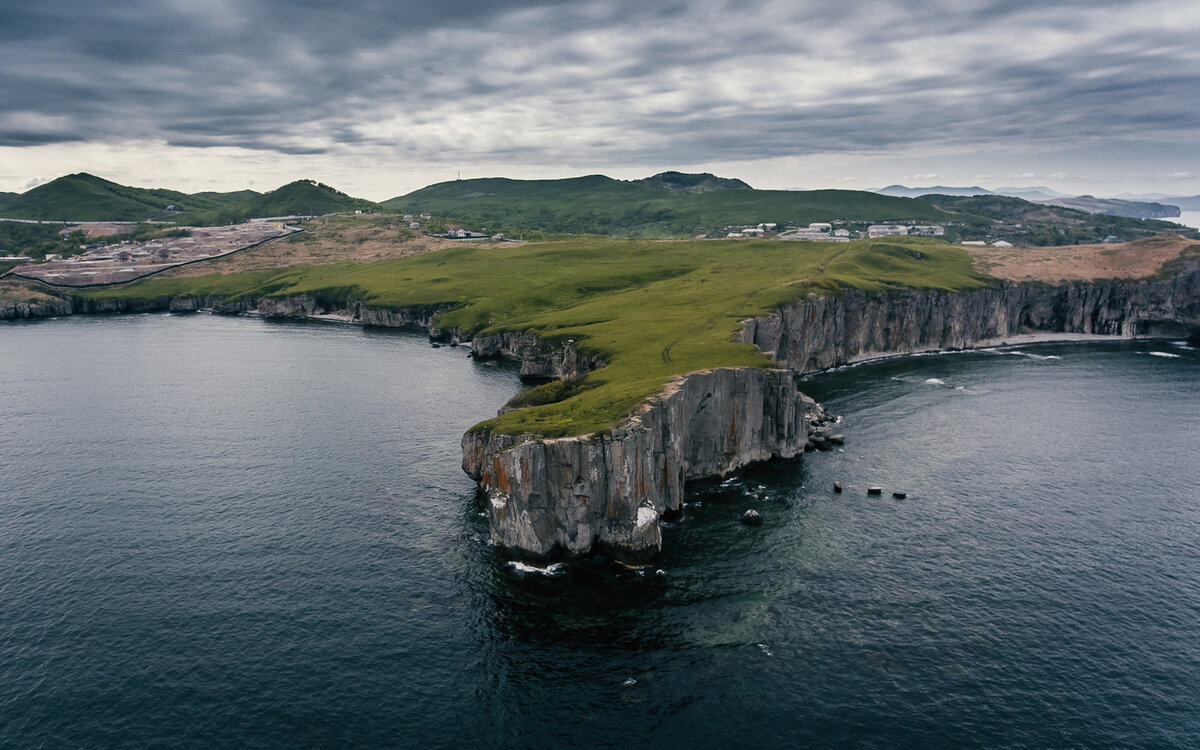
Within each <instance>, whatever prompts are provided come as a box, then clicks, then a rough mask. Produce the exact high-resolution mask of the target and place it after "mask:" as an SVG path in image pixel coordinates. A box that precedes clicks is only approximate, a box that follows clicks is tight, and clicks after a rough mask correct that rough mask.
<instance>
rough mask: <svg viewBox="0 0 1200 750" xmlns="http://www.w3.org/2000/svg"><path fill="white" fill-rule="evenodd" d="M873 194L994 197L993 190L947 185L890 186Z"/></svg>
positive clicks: (917, 196) (905, 196)
mask: <svg viewBox="0 0 1200 750" xmlns="http://www.w3.org/2000/svg"><path fill="white" fill-rule="evenodd" d="M872 192H875V193H879V194H880V195H892V196H896V197H898V198H920V197H921V196H922V195H994V193H993V192H992V191H991V190H985V189H984V188H981V187H978V186H975V187H946V186H945V185H934V186H933V187H905V186H904V185H888V186H887V187H885V188H879V189H878V190H874V191H872Z"/></svg>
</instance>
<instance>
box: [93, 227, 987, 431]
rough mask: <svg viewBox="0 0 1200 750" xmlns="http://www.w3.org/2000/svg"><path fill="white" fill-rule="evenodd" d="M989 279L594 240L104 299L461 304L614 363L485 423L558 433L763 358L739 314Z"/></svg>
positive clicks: (843, 255) (930, 257)
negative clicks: (744, 333)
mask: <svg viewBox="0 0 1200 750" xmlns="http://www.w3.org/2000/svg"><path fill="white" fill-rule="evenodd" d="M985 283H986V279H985V278H984V277H981V276H979V275H978V274H977V273H976V272H975V271H974V270H973V269H972V263H971V258H970V257H969V256H968V255H967V253H965V252H964V251H963V250H961V249H958V248H955V247H953V246H950V245H946V244H942V243H936V242H932V241H919V240H907V241H903V242H875V241H862V242H856V243H851V244H849V245H834V244H826V243H800V242H786V243H785V242H771V241H762V242H758V241H728V242H651V241H645V240H614V239H606V238H585V239H574V240H565V241H560V242H548V243H544V244H530V245H525V246H519V247H518V246H501V247H495V246H490V247H489V246H478V245H472V246H463V247H456V248H452V249H449V250H443V251H440V252H436V253H430V254H427V255H422V256H418V257H414V258H405V259H399V260H392V261H382V262H379V263H371V264H338V265H329V266H307V267H296V268H291V269H287V270H284V271H263V272H255V273H249V274H233V275H227V276H219V277H198V278H181V279H173V278H157V279H151V280H148V281H146V282H143V283H141V284H137V285H134V286H131V287H126V288H122V289H109V290H97V291H91V292H87V293H86V295H87V296H90V297H114V296H127V297H150V296H156V295H177V294H189V293H190V294H219V295H227V296H238V295H244V294H250V295H254V294H264V293H265V294H274V295H279V296H286V295H292V294H300V293H309V294H314V295H316V296H318V297H323V298H326V299H329V300H335V301H340V300H344V299H346V298H352V299H361V300H363V301H364V302H366V303H367V304H369V305H372V306H378V307H402V306H408V305H428V304H439V303H449V304H455V305H456V307H455V309H454V310H452V311H451V312H449V313H447V314H446V315H444V316H442V318H441V319H440V321H439V322H440V324H441V325H443V326H457V327H460V328H464V329H467V330H470V331H473V332H485V333H487V332H497V331H503V330H516V331H523V330H534V331H536V332H537V333H538V334H539V335H540V336H542V337H543V338H544V339H547V340H556V339H558V340H561V339H563V338H572V339H575V341H576V342H577V343H576V347H577V348H578V349H580V350H581V351H585V352H586V351H590V352H595V353H599V354H600V355H602V356H603V357H604V358H605V359H606V360H607V361H608V362H609V365H608V366H607V367H605V368H603V369H601V370H598V371H596V372H594V373H592V374H591V375H589V376H588V377H587V379H586V381H585V383H584V385H585V386H586V388H585V389H583V390H582V391H581V392H578V393H576V394H575V395H573V396H572V397H570V398H567V399H566V400H564V401H561V402H559V403H551V404H546V405H542V406H535V407H531V408H528V409H522V410H519V411H516V412H512V413H510V414H507V415H505V416H503V417H499V418H497V419H493V420H489V421H488V422H485V423H483V424H482V425H480V428H481V429H495V430H499V431H502V432H508V433H523V432H535V433H539V434H542V435H547V436H559V435H577V434H585V433H589V432H594V431H597V430H604V429H607V428H609V427H611V426H612V425H613V424H614V423H615V422H616V421H618V420H619V419H620V418H621V417H622V416H624V415H625V414H627V413H628V412H629V410H630V409H631V408H633V407H634V406H636V405H637V404H638V403H639V402H640V401H642V400H643V399H644V398H645V397H646V396H648V395H650V394H652V393H654V392H656V391H658V390H659V389H660V388H662V386H663V385H664V384H665V383H666V382H667V381H668V380H669V379H670V378H671V377H672V376H674V375H678V374H682V373H686V372H692V371H695V370H700V369H705V368H710V367H720V366H731V365H752V366H763V365H766V364H767V359H766V358H765V357H764V356H763V355H762V354H760V353H759V352H757V351H756V350H755V349H754V348H753V347H752V346H750V345H748V344H735V343H732V342H731V341H730V336H731V334H732V333H733V332H734V331H735V330H736V328H737V324H738V321H739V320H741V319H743V318H745V317H748V316H752V315H757V314H762V313H765V312H768V311H770V310H772V309H774V308H776V307H778V306H779V305H781V304H785V303H788V302H792V301H795V300H798V299H801V298H802V297H803V296H804V295H806V294H808V293H810V292H823V293H827V292H832V291H835V290H836V289H837V288H838V287H839V286H852V287H859V288H866V289H888V288H895V287H904V286H913V287H933V288H939V289H968V288H975V287H978V286H982V285H984V284H985Z"/></svg>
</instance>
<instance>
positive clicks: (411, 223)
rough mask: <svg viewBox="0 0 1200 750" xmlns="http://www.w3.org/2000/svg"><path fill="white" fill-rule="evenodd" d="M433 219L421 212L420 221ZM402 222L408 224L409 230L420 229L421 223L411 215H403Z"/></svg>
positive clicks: (430, 215)
mask: <svg viewBox="0 0 1200 750" xmlns="http://www.w3.org/2000/svg"><path fill="white" fill-rule="evenodd" d="M432 218H433V214H431V213H429V212H428V211H422V212H421V221H429V220H430V219H432ZM404 221H405V222H406V223H407V224H408V228H409V229H420V228H421V221H417V220H416V218H415V217H414V216H413V215H412V214H404Z"/></svg>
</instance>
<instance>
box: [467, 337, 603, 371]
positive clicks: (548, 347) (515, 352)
mask: <svg viewBox="0 0 1200 750" xmlns="http://www.w3.org/2000/svg"><path fill="white" fill-rule="evenodd" d="M471 353H472V354H473V355H474V356H475V357H477V358H479V359H496V358H504V359H513V360H517V361H518V362H520V363H521V377H522V378H531V379H557V380H567V381H571V380H578V379H579V378H581V377H583V376H584V375H586V374H588V373H589V372H591V371H592V370H595V369H598V368H600V367H603V366H604V364H605V363H604V360H602V359H600V358H599V357H596V356H594V355H589V354H581V353H580V352H579V351H578V350H577V349H576V348H575V345H574V342H573V341H565V342H562V343H561V344H558V345H555V344H551V343H547V342H544V341H540V340H539V339H538V337H537V336H535V335H533V334H532V333H529V332H525V333H517V332H513V331H508V332H505V333H497V334H490V335H486V336H476V337H475V338H474V339H473V340H472V341H471Z"/></svg>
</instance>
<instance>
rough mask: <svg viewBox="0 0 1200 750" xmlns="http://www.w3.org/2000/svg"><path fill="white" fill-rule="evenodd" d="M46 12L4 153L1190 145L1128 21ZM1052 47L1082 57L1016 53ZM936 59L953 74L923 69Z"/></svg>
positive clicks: (400, 9)
mask: <svg viewBox="0 0 1200 750" xmlns="http://www.w3.org/2000/svg"><path fill="white" fill-rule="evenodd" d="M51 5H53V7H46V6H47V4H35V3H29V2H20V3H16V2H11V0H3V1H2V2H0V13H3V14H4V15H3V17H4V18H5V25H4V27H3V29H2V30H0V99H2V100H3V101H4V107H5V109H6V110H8V111H21V112H25V111H28V112H33V113H41V114H44V115H46V116H47V117H50V116H53V117H54V118H57V119H56V120H55V123H54V125H53V127H49V126H47V127H46V128H45V129H44V130H41V131H39V130H37V129H36V128H34V127H31V126H30V125H29V122H26V121H20V122H15V121H14V123H13V124H9V125H5V124H4V123H5V122H6V121H4V120H0V145H22V144H33V143H53V142H59V141H61V142H66V141H74V140H80V139H85V138H92V139H98V140H105V139H108V140H111V139H118V138H130V137H134V138H144V139H159V140H163V141H166V142H167V143H170V144H177V145H188V146H193V147H209V146H240V147H244V148H251V149H255V150H264V151H277V152H279V153H283V154H319V153H335V152H337V151H338V150H339V149H352V148H355V147H359V146H370V147H373V148H378V149H385V150H386V149H394V150H396V151H398V152H400V153H409V152H410V151H416V150H420V148H421V147H422V146H428V144H429V143H435V144H436V147H437V149H438V150H439V158H446V159H451V158H463V159H480V160H496V159H505V158H509V159H514V160H521V161H523V162H526V163H553V162H556V161H557V162H570V163H581V164H582V163H596V164H602V163H605V162H608V163H613V164H633V163H642V162H653V163H669V162H678V163H694V162H696V161H702V160H709V159H711V160H732V159H751V158H762V157H777V156H788V155H797V154H811V153H820V152H837V151H851V152H864V151H876V150H883V149H901V148H906V147H909V146H913V145H919V144H930V143H934V144H939V145H942V146H947V147H950V146H953V147H969V146H970V145H971V144H973V143H974V144H991V145H995V144H997V143H1011V144H1017V145H1023V146H1036V145H1037V144H1039V143H1046V142H1054V141H1060V140H1061V141H1069V140H1070V139H1072V138H1075V139H1103V138H1106V137H1114V138H1121V137H1126V136H1127V135H1128V134H1129V133H1131V132H1138V133H1141V134H1142V135H1143V136H1145V137H1155V134H1161V135H1160V136H1159V137H1162V138H1164V139H1166V138H1172V137H1178V134H1179V133H1183V132H1186V131H1189V130H1190V131H1192V132H1200V114H1198V113H1197V111H1196V109H1195V107H1194V104H1193V102H1194V100H1195V96H1196V94H1197V93H1198V92H1200V71H1198V70H1197V69H1196V66H1195V65H1194V60H1193V59H1192V58H1190V57H1189V56H1190V55H1191V54H1192V53H1191V50H1192V49H1194V34H1195V33H1196V31H1197V29H1195V28H1180V29H1178V30H1172V29H1171V28H1170V27H1169V26H1167V25H1166V24H1163V25H1162V26H1161V27H1151V28H1149V29H1148V30H1146V31H1141V30H1138V31H1133V30H1122V29H1120V28H1116V29H1113V28H1097V24H1095V23H1093V22H1091V21H1090V20H1089V18H1090V14H1092V13H1095V12H1097V11H1099V10H1102V9H1111V10H1112V11H1113V12H1128V13H1130V14H1131V15H1132V16H1136V15H1137V14H1138V8H1137V6H1138V3H1128V2H1086V3H1084V2H1066V3H1057V4H1054V5H1053V6H1051V7H1049V8H1048V7H1047V6H1046V5H1045V4H1044V3H1043V2H1040V0H1039V1H1035V0H1004V1H1003V2H1001V1H1000V0H996V1H994V2H988V3H984V4H982V5H979V6H978V7H976V8H973V9H964V8H963V7H962V4H961V3H951V2H949V0H943V1H942V2H922V3H917V2H908V3H895V2H887V3H884V2H853V1H851V2H847V3H843V4H837V5H834V4H829V3H815V2H813V3H784V2H773V1H772V0H752V1H751V2H742V3H733V2H727V1H724V0H708V1H707V2H694V3H674V4H671V5H664V6H654V5H653V4H650V7H647V6H646V4H643V3H636V2H633V0H587V1H583V2H580V1H576V2H571V3H567V2H565V1H551V0H543V1H537V0H509V1H507V2H488V1H486V0H451V1H450V2H442V3H427V2H420V3H417V2H400V3H392V2H386V1H385V0H360V1H359V2H349V3H342V4H339V5H338V6H336V8H331V6H329V5H328V4H327V3H324V2H322V3H317V2H315V1H312V0H304V1H302V2H295V1H294V0H291V1H288V2H284V0H265V1H262V2H251V3H237V2H230V3H228V4H225V5H221V4H220V3H217V4H214V5H212V6H211V7H202V8H198V9H197V10H194V11H193V10H188V8H189V7H192V6H188V5H186V4H184V3H177V4H170V3H161V2H156V3H148V2H144V0H121V1H119V2H106V3H96V2H94V0H89V1H88V2H83V1H82V0H59V2H55V3H53V4H51ZM1123 9H1124V10H1123ZM1047 27H1048V28H1062V29H1066V28H1068V27H1071V28H1073V33H1075V34H1076V35H1078V37H1079V39H1080V40H1081V41H1082V42H1085V43H1084V44H1080V45H1077V46H1074V47H1071V48H1069V49H1062V50H1057V51H1056V50H1039V51H1038V54H1037V55H1030V56H1028V57H1021V56H1020V55H1019V54H1017V53H1016V52H1014V49H1015V48H1014V45H1012V44H1011V42H1013V41H1019V40H1020V38H1021V35H1022V34H1023V33H1024V32H1027V31H1033V30H1036V29H1037V28H1047ZM914 42H916V44H914ZM952 43H955V44H958V45H960V46H962V47H963V49H965V50H966V51H967V54H964V55H963V56H962V57H961V58H954V59H949V60H947V61H945V62H944V63H942V62H939V64H938V65H936V66H932V67H934V68H936V69H930V68H931V65H932V63H931V61H940V60H941V58H938V57H937V54H938V52H939V51H940V49H941V47H942V45H946V44H952ZM830 64H836V65H838V66H840V67H841V68H844V69H845V70H846V71H847V72H846V74H845V75H844V76H843V77H841V78H838V77H836V76H834V77H829V73H828V72H827V71H826V70H825V68H826V66H828V65H830ZM864 71H865V73H864ZM1097 71H1100V72H1099V73H1098V74H1097ZM820 76H827V77H829V79H828V80H825V79H821V80H820V81H819V82H818V83H819V85H815V86H814V87H813V89H814V90H813V91H810V90H809V87H808V85H807V84H809V83H810V82H811V81H813V80H815V79H816V78H818V77H820ZM772 88H774V90H775V91H774V93H779V94H781V95H783V96H781V97H779V100H776V99H772V98H770V94H771V93H773V92H772V90H771V89H772ZM764 90H765V92H766V93H765V95H764V93H763V91H764ZM793 91H794V92H795V93H793ZM657 99H661V100H662V103H661V104H660V103H657V102H656V101H655V100H657ZM783 100H786V101H783ZM470 110H474V111H477V112H478V113H479V114H480V117H479V122H484V121H485V116H486V115H487V114H488V113H491V112H498V113H503V116H497V118H496V120H495V121H494V122H493V123H492V124H491V125H490V126H489V127H493V128H496V127H499V128H508V129H510V130H508V131H499V132H495V133H491V134H481V133H471V132H470V131H469V130H462V129H461V127H466V126H460V125H454V126H451V125H449V124H448V123H451V122H454V121H456V118H461V117H462V115H463V113H464V111H470ZM393 122H394V123H395V124H394V125H387V124H388V123H393ZM384 125H387V126H386V127H384ZM480 127H482V126H480ZM456 128H459V129H456ZM408 130H411V131H413V133H415V134H409V133H408V132H406V131H408ZM577 130H586V133H580V134H579V136H578V139H576V138H575V137H574V133H575V131H577ZM480 135H495V136H496V137H494V138H493V137H489V138H481V137H479V136H480ZM1191 137H1192V138H1193V139H1194V138H1195V136H1191ZM481 144H482V145H481Z"/></svg>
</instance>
